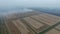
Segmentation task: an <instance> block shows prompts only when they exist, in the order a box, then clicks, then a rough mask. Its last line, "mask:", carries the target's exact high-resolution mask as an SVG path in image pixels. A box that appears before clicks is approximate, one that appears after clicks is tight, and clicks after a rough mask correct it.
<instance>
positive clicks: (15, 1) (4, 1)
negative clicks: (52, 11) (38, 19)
mask: <svg viewBox="0 0 60 34" xmlns="http://www.w3.org/2000/svg"><path fill="white" fill-rule="evenodd" d="M12 7H48V8H59V7H60V0H0V8H12Z"/></svg>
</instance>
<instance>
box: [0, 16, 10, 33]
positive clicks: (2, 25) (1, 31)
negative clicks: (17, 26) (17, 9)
mask: <svg viewBox="0 0 60 34" xmlns="http://www.w3.org/2000/svg"><path fill="white" fill-rule="evenodd" d="M0 24H1V25H0V26H1V30H0V34H9V31H8V30H7V28H6V25H5V21H4V17H3V16H1V19H0Z"/></svg>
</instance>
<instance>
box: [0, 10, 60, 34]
mask: <svg viewBox="0 0 60 34" xmlns="http://www.w3.org/2000/svg"><path fill="white" fill-rule="evenodd" d="M0 30H1V31H0V33H1V34H50V33H51V34H56V33H57V34H60V17H59V16H55V15H51V14H47V13H42V12H37V11H35V12H34V11H33V12H27V13H22V14H20V13H14V14H10V15H7V16H4V17H1V18H0Z"/></svg>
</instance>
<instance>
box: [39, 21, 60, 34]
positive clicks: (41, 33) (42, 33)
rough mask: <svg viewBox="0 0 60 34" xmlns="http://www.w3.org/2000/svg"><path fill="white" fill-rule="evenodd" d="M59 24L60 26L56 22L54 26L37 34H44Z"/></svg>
mask: <svg viewBox="0 0 60 34" xmlns="http://www.w3.org/2000/svg"><path fill="white" fill-rule="evenodd" d="M59 24H60V22H58V23H57V24H55V25H53V26H50V27H49V28H47V29H46V30H44V31H42V32H40V33H39V34H44V33H46V32H48V31H49V30H51V29H53V28H54V27H56V26H57V25H59Z"/></svg>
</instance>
